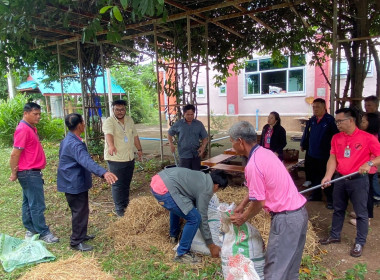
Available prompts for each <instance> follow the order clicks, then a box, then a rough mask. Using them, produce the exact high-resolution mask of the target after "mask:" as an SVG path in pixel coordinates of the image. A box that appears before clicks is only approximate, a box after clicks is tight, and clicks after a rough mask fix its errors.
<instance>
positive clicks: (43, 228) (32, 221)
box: [17, 170, 50, 237]
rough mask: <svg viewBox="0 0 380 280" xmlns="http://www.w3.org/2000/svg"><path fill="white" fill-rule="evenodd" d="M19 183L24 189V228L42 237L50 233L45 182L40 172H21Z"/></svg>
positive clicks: (18, 174)
mask: <svg viewBox="0 0 380 280" xmlns="http://www.w3.org/2000/svg"><path fill="white" fill-rule="evenodd" d="M17 177H18V181H19V182H20V185H21V187H22V195H23V201H22V223H23V224H24V227H25V228H26V229H27V230H29V231H31V232H33V233H39V234H40V236H41V237H43V236H45V235H47V234H49V233H50V230H49V227H48V226H47V225H46V222H45V216H44V211H45V209H46V207H45V197H44V188H43V185H44V180H43V179H42V173H41V172H40V171H31V170H26V171H20V172H18V173H17Z"/></svg>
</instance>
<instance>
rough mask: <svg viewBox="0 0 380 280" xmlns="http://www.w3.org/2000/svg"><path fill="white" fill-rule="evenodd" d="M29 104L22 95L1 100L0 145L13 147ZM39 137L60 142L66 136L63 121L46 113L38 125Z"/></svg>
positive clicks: (42, 115)
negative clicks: (15, 136)
mask: <svg viewBox="0 0 380 280" xmlns="http://www.w3.org/2000/svg"><path fill="white" fill-rule="evenodd" d="M27 102H29V100H28V98H26V97H25V96H24V95H22V94H18V95H16V97H15V98H14V99H9V100H6V101H4V100H0V145H2V146H11V145H12V144H13V134H14V131H15V129H16V127H17V125H18V123H19V122H20V120H22V117H23V114H24V113H23V112H24V105H25V103H27ZM37 129H38V135H39V137H40V139H41V140H43V139H47V140H60V139H62V138H63V136H64V133H65V132H64V126H63V120H61V119H53V118H52V117H51V116H50V115H48V114H46V113H42V114H41V120H40V122H39V124H38V125H37Z"/></svg>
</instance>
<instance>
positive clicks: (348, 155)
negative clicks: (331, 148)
mask: <svg viewBox="0 0 380 280" xmlns="http://www.w3.org/2000/svg"><path fill="white" fill-rule="evenodd" d="M350 156H351V149H350V147H349V146H347V147H346V149H344V157H345V158H349V157H350Z"/></svg>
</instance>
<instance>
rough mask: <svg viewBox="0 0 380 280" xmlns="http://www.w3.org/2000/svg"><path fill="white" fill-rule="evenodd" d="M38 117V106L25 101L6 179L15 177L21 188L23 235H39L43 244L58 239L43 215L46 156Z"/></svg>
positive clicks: (39, 109)
mask: <svg viewBox="0 0 380 280" xmlns="http://www.w3.org/2000/svg"><path fill="white" fill-rule="evenodd" d="M40 119H41V107H40V105H38V104H36V103H33V102H29V103H26V104H25V106H24V116H23V119H22V121H21V122H20V123H19V125H18V126H17V128H16V131H15V134H14V145H13V150H12V153H11V158H10V166H11V176H10V177H9V180H11V181H16V180H17V179H18V181H19V182H20V185H21V187H22V193H23V202H22V222H23V224H24V227H25V228H26V230H27V231H26V234H25V238H30V237H32V236H33V235H34V234H39V235H40V239H41V240H43V241H45V242H46V243H56V242H58V241H59V239H58V238H57V237H56V236H54V235H53V234H52V233H51V232H50V230H49V227H48V226H47V225H46V222H45V216H44V211H45V208H46V207H45V198H44V189H43V184H44V181H43V179H42V173H41V170H42V169H44V168H45V166H46V158H45V153H44V150H43V148H42V146H41V143H40V140H39V138H38V134H37V128H36V127H35V125H36V124H38V123H39V121H40Z"/></svg>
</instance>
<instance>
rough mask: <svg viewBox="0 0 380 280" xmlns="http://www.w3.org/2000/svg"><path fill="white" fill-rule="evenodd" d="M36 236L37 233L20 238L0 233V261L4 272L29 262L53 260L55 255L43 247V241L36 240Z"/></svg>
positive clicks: (37, 235)
mask: <svg viewBox="0 0 380 280" xmlns="http://www.w3.org/2000/svg"><path fill="white" fill-rule="evenodd" d="M38 237H39V234H36V235H34V236H33V237H32V238H31V239H28V240H22V239H19V238H15V237H12V236H9V235H6V234H3V233H1V234H0V261H1V263H2V265H3V268H4V270H5V271H6V272H11V271H13V270H14V269H15V268H17V267H23V266H25V265H29V264H35V263H41V262H48V261H53V260H55V256H54V255H53V254H52V253H50V252H49V251H48V250H47V249H46V248H45V246H44V245H43V241H40V240H36V239H38Z"/></svg>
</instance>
